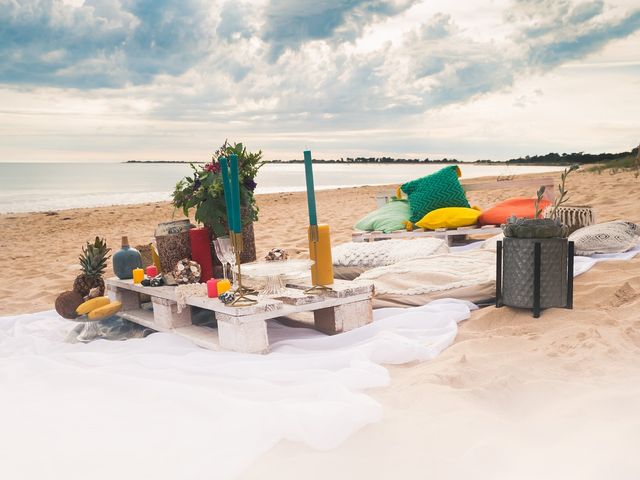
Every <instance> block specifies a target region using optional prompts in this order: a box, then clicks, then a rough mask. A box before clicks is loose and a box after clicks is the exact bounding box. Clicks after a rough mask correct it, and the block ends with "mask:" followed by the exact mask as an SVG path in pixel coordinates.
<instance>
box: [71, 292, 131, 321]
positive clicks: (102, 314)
mask: <svg viewBox="0 0 640 480" xmlns="http://www.w3.org/2000/svg"><path fill="white" fill-rule="evenodd" d="M121 308H122V303H121V302H118V301H114V302H112V301H111V300H110V299H109V297H95V298H92V299H90V300H87V301H86V302H84V303H81V304H80V305H79V306H78V308H76V313H77V314H78V315H86V316H87V318H88V319H89V320H90V321H98V320H104V319H105V318H108V317H110V316H111V315H114V314H115V313H117V312H119V311H120V309H121Z"/></svg>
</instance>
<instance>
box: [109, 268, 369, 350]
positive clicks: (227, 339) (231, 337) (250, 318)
mask: <svg viewBox="0 0 640 480" xmlns="http://www.w3.org/2000/svg"><path fill="white" fill-rule="evenodd" d="M106 285H107V295H108V296H109V297H110V298H111V299H112V300H119V301H120V302H122V310H121V312H120V313H119V315H120V316H121V317H122V318H125V319H127V320H130V321H132V322H134V323H137V324H140V325H143V326H145V327H148V328H151V329H153V330H156V331H159V332H172V333H175V334H177V335H180V336H183V337H185V338H188V339H189V340H191V341H193V342H194V343H195V344H196V345H199V346H201V347H204V348H208V349H211V350H232V351H236V352H245V353H267V352H268V351H269V338H268V335H267V325H266V320H269V319H272V318H277V317H285V316H288V315H292V314H295V313H299V312H313V318H314V324H313V326H314V328H315V329H317V330H319V331H321V332H324V333H327V334H330V335H332V334H336V333H340V332H346V331H349V330H353V329H354V328H358V327H360V326H363V325H366V324H368V323H371V321H372V312H373V310H372V296H373V284H361V283H358V284H355V283H353V282H350V281H347V280H336V281H335V283H334V284H333V285H332V290H330V291H326V292H322V293H321V294H313V295H308V294H305V293H304V291H305V290H306V289H308V288H309V287H310V286H309V285H305V284H289V285H287V288H286V292H285V293H283V294H282V296H279V297H277V298H269V299H261V300H260V301H259V302H258V303H257V304H255V305H251V306H248V307H231V306H228V305H225V304H223V303H222V302H221V301H220V300H218V299H217V298H207V297H187V299H186V303H187V306H186V307H185V308H184V309H183V310H182V311H181V312H180V313H178V306H177V302H176V292H175V287H168V286H165V287H144V286H142V285H139V284H138V285H135V284H134V283H133V281H132V280H120V279H117V278H110V279H108V280H107V281H106ZM140 294H147V295H149V296H150V297H151V303H152V306H153V310H152V311H151V310H146V309H143V308H142V307H141V303H140ZM191 307H199V308H203V309H206V310H210V311H211V312H212V314H213V315H215V319H216V321H217V325H218V327H217V328H211V327H207V326H203V325H194V324H192V322H191Z"/></svg>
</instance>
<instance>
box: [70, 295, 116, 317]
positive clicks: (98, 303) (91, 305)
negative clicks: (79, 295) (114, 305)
mask: <svg viewBox="0 0 640 480" xmlns="http://www.w3.org/2000/svg"><path fill="white" fill-rule="evenodd" d="M110 301H111V300H109V297H96V298H92V299H91V300H87V301H86V302H83V303H81V304H80V306H79V307H78V308H76V313H77V314H78V315H84V314H85V313H89V312H91V311H93V310H95V309H96V308H100V307H104V306H105V305H108V304H109V302H110Z"/></svg>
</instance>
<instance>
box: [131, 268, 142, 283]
mask: <svg viewBox="0 0 640 480" xmlns="http://www.w3.org/2000/svg"><path fill="white" fill-rule="evenodd" d="M132 274H133V283H136V284H138V283H140V282H141V281H142V280H144V270H143V269H141V268H134V269H133V271H132Z"/></svg>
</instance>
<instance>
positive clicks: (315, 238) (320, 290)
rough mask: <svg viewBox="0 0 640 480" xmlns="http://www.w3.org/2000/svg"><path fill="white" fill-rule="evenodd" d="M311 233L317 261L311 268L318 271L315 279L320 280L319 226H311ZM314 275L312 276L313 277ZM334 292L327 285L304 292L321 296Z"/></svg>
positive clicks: (315, 286) (314, 286)
mask: <svg viewBox="0 0 640 480" xmlns="http://www.w3.org/2000/svg"><path fill="white" fill-rule="evenodd" d="M309 232H310V236H311V245H312V248H313V256H314V258H315V259H316V261H315V262H313V265H311V268H315V269H316V272H315V273H316V275H315V278H318V276H319V275H318V241H319V240H320V233H319V232H318V225H310V226H309ZM313 276H314V275H312V277H313ZM327 292H333V288H331V287H327V286H326V285H316V284H314V285H313V286H312V287H311V288H307V289H306V290H304V294H305V295H319V294H321V293H327Z"/></svg>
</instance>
